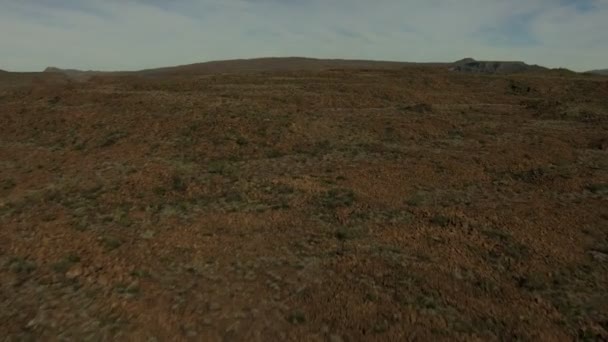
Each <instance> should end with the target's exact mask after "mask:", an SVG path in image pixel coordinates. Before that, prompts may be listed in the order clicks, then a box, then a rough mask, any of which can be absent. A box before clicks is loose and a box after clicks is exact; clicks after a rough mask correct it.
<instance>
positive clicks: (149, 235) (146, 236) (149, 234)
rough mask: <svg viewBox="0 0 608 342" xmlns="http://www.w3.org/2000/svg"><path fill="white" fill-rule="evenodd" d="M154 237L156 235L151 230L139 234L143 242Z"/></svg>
mask: <svg viewBox="0 0 608 342" xmlns="http://www.w3.org/2000/svg"><path fill="white" fill-rule="evenodd" d="M154 235H156V233H155V232H154V231H153V230H146V231H145V232H143V233H141V235H140V237H141V238H142V239H144V240H150V239H152V238H153V237H154Z"/></svg>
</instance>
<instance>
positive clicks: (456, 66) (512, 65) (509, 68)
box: [450, 58, 549, 74]
mask: <svg viewBox="0 0 608 342" xmlns="http://www.w3.org/2000/svg"><path fill="white" fill-rule="evenodd" d="M450 70H451V71H458V72H465V73H476V74H514V73H521V72H529V71H544V70H549V69H547V68H545V67H542V66H539V65H530V64H526V63H524V62H519V61H513V62H511V61H477V60H475V59H473V58H465V59H461V60H459V61H456V62H454V63H452V66H451V67H450Z"/></svg>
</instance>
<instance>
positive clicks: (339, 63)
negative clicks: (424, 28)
mask: <svg viewBox="0 0 608 342" xmlns="http://www.w3.org/2000/svg"><path fill="white" fill-rule="evenodd" d="M406 67H445V68H449V69H450V70H452V71H459V72H465V73H484V74H512V73H522V72H532V71H536V72H538V71H545V70H548V69H547V68H544V67H541V66H537V65H528V64H526V63H524V62H499V61H476V60H475V59H473V58H465V59H462V60H460V61H456V62H453V63H412V62H395V61H372V60H345V59H315V58H305V57H268V58H254V59H235V60H223V61H211V62H204V63H194V64H187V65H179V66H170V67H162V68H153V69H144V70H139V71H123V72H99V71H81V70H75V69H59V68H55V67H49V68H47V69H46V70H45V72H59V73H63V74H65V75H67V76H69V77H71V78H74V79H81V80H82V79H85V80H86V79H89V78H91V77H92V76H99V75H115V76H118V75H140V76H169V75H173V76H179V75H204V74H223V73H256V72H283V71H314V70H317V71H318V70H330V69H340V70H355V69H371V70H396V69H400V68H406Z"/></svg>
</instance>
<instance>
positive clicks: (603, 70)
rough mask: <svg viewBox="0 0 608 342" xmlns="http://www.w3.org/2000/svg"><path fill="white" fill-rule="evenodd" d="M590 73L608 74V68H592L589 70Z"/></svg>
mask: <svg viewBox="0 0 608 342" xmlns="http://www.w3.org/2000/svg"><path fill="white" fill-rule="evenodd" d="M587 73H588V74H595V75H605V76H606V75H608V69H600V70H591V71H587Z"/></svg>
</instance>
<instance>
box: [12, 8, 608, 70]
mask: <svg viewBox="0 0 608 342" xmlns="http://www.w3.org/2000/svg"><path fill="white" fill-rule="evenodd" d="M266 56H305V57H319V58H355V59H376V60H400V61H414V62H425V61H453V60H457V59H461V58H464V57H469V56H470V57H474V58H477V59H492V60H495V59H498V60H524V61H526V62H528V63H534V64H542V65H546V66H550V67H567V68H571V69H574V70H578V71H584V70H589V69H594V68H608V0H375V1H369V0H199V1H195V0H0V69H7V70H14V71H33V70H42V69H44V68H45V67H46V66H49V65H52V66H58V67H62V68H78V69H95V70H134V69H144V68H151V67H159V66H169V65H177V64H187V63H195V62H203V61H209V60H219V59H234V58H253V57H266Z"/></svg>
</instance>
